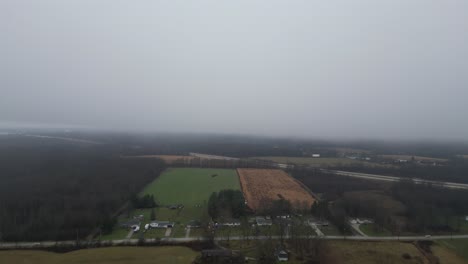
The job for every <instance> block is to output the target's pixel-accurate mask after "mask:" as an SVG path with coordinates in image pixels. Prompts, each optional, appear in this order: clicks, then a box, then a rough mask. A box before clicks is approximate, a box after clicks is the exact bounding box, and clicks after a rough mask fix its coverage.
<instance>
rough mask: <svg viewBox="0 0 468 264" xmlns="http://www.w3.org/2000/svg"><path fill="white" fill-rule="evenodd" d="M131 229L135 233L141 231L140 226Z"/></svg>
mask: <svg viewBox="0 0 468 264" xmlns="http://www.w3.org/2000/svg"><path fill="white" fill-rule="evenodd" d="M131 228H132V230H133V232H134V233H136V232H138V231H140V225H133V226H132V227H131Z"/></svg>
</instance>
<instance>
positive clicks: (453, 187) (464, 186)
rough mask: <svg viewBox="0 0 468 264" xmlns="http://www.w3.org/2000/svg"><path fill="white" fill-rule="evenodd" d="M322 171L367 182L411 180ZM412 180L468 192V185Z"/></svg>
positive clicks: (358, 173)
mask: <svg viewBox="0 0 468 264" xmlns="http://www.w3.org/2000/svg"><path fill="white" fill-rule="evenodd" d="M321 171H323V172H327V173H332V174H335V175H340V176H346V177H353V178H360V179H367V180H377V181H388V182H398V181H400V180H405V179H410V178H401V177H395V176H384V175H377V174H367V173H360V172H350V171H339V170H326V169H321ZM412 180H413V181H414V183H416V184H432V185H437V186H441V187H445V188H450V189H463V190H468V184H464V183H455V182H440V181H430V180H423V179H417V178H412Z"/></svg>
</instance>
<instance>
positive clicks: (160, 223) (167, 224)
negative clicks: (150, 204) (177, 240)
mask: <svg viewBox="0 0 468 264" xmlns="http://www.w3.org/2000/svg"><path fill="white" fill-rule="evenodd" d="M149 225H150V227H151V228H170V227H173V226H174V223H173V222H169V221H153V222H151V223H150V224H149Z"/></svg>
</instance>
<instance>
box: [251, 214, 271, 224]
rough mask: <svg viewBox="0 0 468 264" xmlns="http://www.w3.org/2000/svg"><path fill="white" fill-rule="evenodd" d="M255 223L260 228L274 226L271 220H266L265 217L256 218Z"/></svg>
mask: <svg viewBox="0 0 468 264" xmlns="http://www.w3.org/2000/svg"><path fill="white" fill-rule="evenodd" d="M255 223H256V224H257V225H258V226H271V225H272V224H273V222H272V221H271V219H266V218H265V217H261V216H257V217H255Z"/></svg>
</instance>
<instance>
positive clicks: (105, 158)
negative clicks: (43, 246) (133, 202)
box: [0, 137, 165, 241]
mask: <svg viewBox="0 0 468 264" xmlns="http://www.w3.org/2000/svg"><path fill="white" fill-rule="evenodd" d="M114 151H115V150H114V149H113V148H111V147H109V146H107V145H97V146H94V145H92V146H90V145H86V144H70V143H64V142H61V141H54V140H47V139H44V140H37V139H34V140H33V139H26V140H25V139H24V138H12V137H9V138H8V140H1V141H0V160H1V162H0V219H1V221H0V240H1V241H20V240H21V241H38V240H70V239H77V238H85V237H86V236H88V235H89V234H90V233H91V232H92V231H93V229H95V228H96V227H102V229H103V231H107V232H109V231H110V230H109V229H110V228H112V226H111V227H109V225H110V224H109V223H112V221H111V219H112V216H113V215H114V213H116V211H117V210H119V209H120V208H121V207H122V206H124V204H125V203H126V202H127V201H128V200H129V198H130V197H132V195H134V194H135V193H137V192H139V191H140V190H141V189H142V188H143V187H144V186H145V185H146V184H148V183H149V182H151V181H152V180H154V179H155V178H156V177H157V176H158V175H159V174H160V173H161V172H162V171H163V170H164V169H165V165H164V163H163V162H162V161H160V160H156V159H155V160H145V159H140V160H139V159H121V158H120V156H119V154H118V153H115V152H114ZM129 175H131V177H129Z"/></svg>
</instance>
